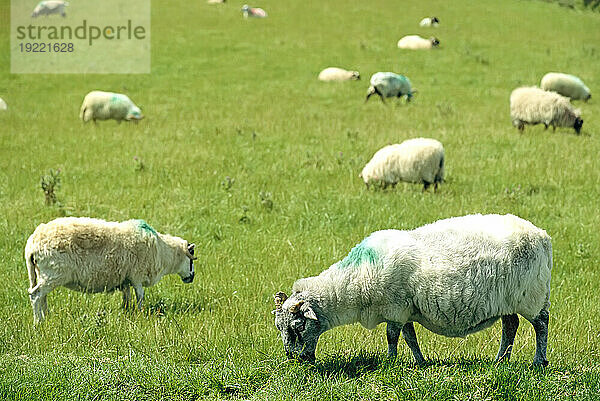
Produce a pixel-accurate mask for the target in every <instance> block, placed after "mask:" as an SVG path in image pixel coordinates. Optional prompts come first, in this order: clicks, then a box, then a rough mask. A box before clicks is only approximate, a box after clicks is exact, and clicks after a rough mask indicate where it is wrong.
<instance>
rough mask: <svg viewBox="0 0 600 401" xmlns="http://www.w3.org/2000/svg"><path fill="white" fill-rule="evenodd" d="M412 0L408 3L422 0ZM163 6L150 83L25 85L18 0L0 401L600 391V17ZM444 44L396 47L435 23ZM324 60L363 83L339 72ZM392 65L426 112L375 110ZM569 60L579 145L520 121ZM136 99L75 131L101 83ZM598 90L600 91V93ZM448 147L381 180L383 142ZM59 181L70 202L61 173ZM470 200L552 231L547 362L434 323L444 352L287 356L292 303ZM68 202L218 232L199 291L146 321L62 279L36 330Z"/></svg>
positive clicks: (175, 291) (488, 5)
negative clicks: (500, 354)
mask: <svg viewBox="0 0 600 401" xmlns="http://www.w3.org/2000/svg"><path fill="white" fill-rule="evenodd" d="M403 3H408V2H403ZM241 5H242V2H241V1H240V2H238V1H233V0H232V1H231V2H229V3H228V4H226V5H223V6H209V5H207V4H205V3H204V2H203V1H202V0H198V1H182V0H173V1H169V2H166V1H163V2H158V1H155V2H153V8H152V15H153V20H152V24H153V25H152V74H150V75H11V74H10V73H9V72H10V71H9V65H10V57H9V52H8V49H9V43H8V42H9V40H8V34H9V31H8V29H9V28H8V26H9V19H8V16H9V6H8V1H6V0H2V1H1V2H0V68H1V70H0V97H2V98H4V99H5V100H6V101H7V103H8V104H9V108H10V109H9V111H8V112H4V113H0V234H1V235H0V251H1V252H0V280H1V281H2V284H3V285H2V286H1V287H0V399H7V400H63V399H66V400H99V399H108V400H133V399H135V400H156V399H165V400H195V399H256V400H262V399H269V400H285V399H302V400H305V399H306V400H308V399H315V400H320V399H369V400H373V399H390V400H392V399H401V400H402V399H414V400H423V399H427V400H429V399H431V400H449V399H455V400H482V399H508V400H512V399H514V400H537V399H539V400H545V399H560V400H562V399H577V400H582V399H590V400H593V399H597V397H598V394H599V393H600V330H599V328H598V323H599V320H598V316H599V315H600V306H599V304H598V293H599V291H600V275H599V273H598V265H597V263H598V260H600V251H599V248H598V245H599V244H600V232H599V230H598V227H599V226H600V215H599V213H598V205H599V203H598V199H599V198H600V185H599V184H600V172H599V171H600V161H599V158H598V155H599V154H600V121H599V119H598V118H596V116H597V115H598V113H599V112H600V106H599V105H598V104H599V103H598V100H597V99H596V98H595V97H596V93H597V92H598V89H597V88H600V64H599V63H598V57H599V56H600V41H599V39H600V34H599V32H600V15H599V14H597V13H592V12H582V11H572V10H568V9H565V8H561V7H559V6H558V5H555V4H549V3H545V2H540V1H517V0H506V1H502V2H499V1H494V0H481V1H478V2H472V1H467V0H456V1H451V2H449V1H441V0H440V1H438V0H436V1H428V2H410V3H409V4H401V3H399V2H393V1H384V0H372V1H363V0H361V1H354V2H348V1H341V0H329V1H326V2H306V1H300V0H289V1H285V2H281V1H273V0H264V1H263V2H261V3H257V4H256V5H258V6H262V7H264V8H265V9H266V10H267V12H268V13H269V15H270V16H269V18H267V19H265V20H250V21H245V20H243V19H242V17H241V12H240V11H239V9H240V8H241ZM431 14H433V15H436V16H438V17H439V18H440V20H441V26H440V27H439V28H438V29H437V30H435V35H436V36H437V37H439V39H440V41H441V48H440V49H439V50H436V51H430V52H407V51H400V50H399V49H397V48H396V42H397V40H398V39H399V38H400V37H401V36H403V35H405V34H411V33H419V34H422V35H423V36H429V35H430V34H431V32H430V31H428V30H426V29H422V28H419V27H418V21H419V20H420V19H421V18H422V17H423V16H427V15H431ZM327 66H342V67H346V68H349V69H356V70H359V71H360V72H361V74H362V76H363V79H362V81H358V82H349V83H346V84H341V85H337V84H323V83H320V82H318V81H317V80H316V76H317V74H318V72H319V71H320V70H321V69H322V68H325V67H327ZM377 71H395V72H398V73H402V74H405V75H407V76H408V77H409V78H410V79H411V81H412V82H413V85H414V86H415V87H416V88H417V89H418V90H419V93H418V95H417V96H416V98H415V100H414V102H412V103H411V104H408V105H407V104H405V103H404V102H403V101H402V102H398V103H397V104H394V103H395V102H388V103H389V104H388V105H387V106H386V105H383V104H381V102H380V101H379V100H378V99H375V98H373V99H371V100H370V101H369V103H367V104H364V103H363V101H364V96H365V95H366V89H367V87H368V79H369V77H370V75H371V74H373V73H374V72H377ZM548 71H564V72H570V73H573V74H576V75H578V76H580V77H581V78H582V79H583V80H584V81H585V82H586V83H587V84H588V86H589V87H590V88H592V92H593V93H594V97H593V98H592V100H591V101H590V102H588V103H581V102H577V106H578V107H581V109H582V113H583V119H584V121H585V122H584V125H583V130H582V135H580V136H576V135H575V134H574V131H573V130H572V129H557V130H556V132H552V130H548V131H544V129H543V127H540V126H538V127H533V128H531V127H528V128H526V130H525V133H524V134H519V132H518V131H517V130H516V129H515V128H513V127H512V126H511V122H510V118H509V110H508V97H509V94H510V92H511V90H512V89H513V88H515V87H517V86H521V85H535V84H538V83H539V80H540V78H541V77H542V75H543V74H544V73H546V72H548ZM93 89H102V90H113V91H120V92H126V93H127V94H129V96H130V97H131V98H132V99H133V100H134V101H135V102H136V103H137V104H138V105H139V106H140V107H141V108H142V110H143V111H144V113H145V114H146V116H147V118H146V119H145V120H143V121H142V122H141V123H140V124H137V125H135V124H121V125H117V124H116V123H115V122H112V121H109V122H105V123H100V124H98V126H93V125H92V124H90V125H87V126H84V125H83V124H82V123H81V122H80V121H79V120H78V112H79V106H80V104H81V100H82V99H83V96H84V95H85V94H86V93H87V92H88V91H90V90H93ZM599 96H600V95H599ZM417 136H425V137H433V138H436V139H438V140H440V141H441V142H442V143H443V144H444V146H445V149H446V166H447V168H446V178H447V180H446V183H444V184H443V185H442V188H441V190H440V191H438V193H436V194H434V193H433V192H427V193H422V192H421V186H419V185H413V184H403V185H398V186H397V187H396V188H395V189H394V190H386V191H367V190H366V189H365V187H364V185H363V183H362V182H361V180H360V179H359V178H358V173H359V172H360V170H361V168H362V166H363V165H364V164H365V163H366V162H367V161H368V159H369V158H370V157H371V155H372V154H373V153H374V152H375V151H376V150H377V149H379V148H380V147H382V146H384V145H386V144H389V143H395V142H399V141H402V140H404V139H407V138H412V137H417ZM51 168H52V169H60V170H61V184H62V185H61V187H60V188H59V190H58V191H57V195H58V199H59V202H60V204H59V205H58V206H46V205H45V204H44V194H43V192H42V190H41V188H40V176H42V175H45V174H47V172H48V170H49V169H51ZM468 213H513V214H517V215H519V216H521V217H523V218H525V219H528V220H530V221H532V222H533V223H534V224H536V225H537V226H539V227H542V228H544V229H546V230H547V231H548V233H549V234H550V235H551V236H552V238H553V246H554V269H553V280H552V295H551V301H552V307H551V309H550V334H549V348H548V359H549V361H550V365H549V366H548V368H546V369H544V370H537V369H532V368H530V361H531V359H532V357H533V350H534V337H533V330H532V329H531V326H530V325H529V323H527V322H526V321H524V320H523V319H521V327H520V328H519V332H518V333H517V338H516V343H515V352H514V353H513V360H512V362H511V363H510V364H505V365H500V366H498V365H495V364H494V363H493V357H494V356H495V353H496V350H497V347H498V344H499V340H500V324H499V323H497V324H496V325H494V326H493V327H492V328H491V329H488V330H486V331H483V332H480V333H478V334H475V335H472V336H469V337H467V338H465V339H448V338H444V337H440V336H437V335H434V334H432V333H430V332H428V331H426V330H424V329H423V328H422V327H420V326H418V325H417V326H418V327H416V328H417V335H418V338H419V340H420V343H421V347H422V349H423V352H424V354H425V356H426V357H427V358H429V360H430V361H431V363H430V364H429V365H428V366H426V367H424V368H417V367H415V366H414V365H413V362H412V356H411V355H410V352H409V350H408V347H406V346H405V344H403V343H402V344H401V346H400V347H399V357H398V359H397V360H393V361H390V360H386V358H385V351H386V350H387V345H386V341H385V328H384V326H385V325H381V326H380V327H378V328H377V329H375V330H373V331H368V330H365V329H364V328H362V327H360V326H358V325H354V326H346V327H341V328H337V329H334V330H332V331H330V332H327V333H325V334H324V335H323V336H322V337H321V340H320V343H319V348H318V349H317V362H316V363H315V364H314V365H310V364H301V363H295V362H290V361H287V360H286V359H285V355H284V353H283V348H282V344H281V341H280V339H279V337H278V332H277V330H276V329H275V327H274V325H273V316H272V314H271V313H270V312H271V310H272V309H273V300H272V294H273V293H275V292H276V291H279V290H283V291H286V292H288V293H289V291H290V289H291V286H292V283H293V282H294V280H295V279H297V278H300V277H306V276H311V275H315V274H318V273H319V272H321V271H322V270H324V269H325V268H326V267H328V266H329V265H330V264H332V263H334V262H336V261H337V260H340V259H342V258H343V257H344V256H345V255H346V254H347V252H348V251H349V250H350V249H351V248H352V246H354V245H355V244H356V243H358V242H360V241H361V240H362V238H363V237H364V236H366V235H367V234H368V233H370V232H372V231H375V230H378V229H384V228H398V229H412V228H415V227H417V226H420V225H423V224H426V223H429V222H432V221H435V220H438V219H441V218H446V217H450V216H458V215H463V214H468ZM62 215H73V216H93V217H100V218H104V219H108V220H125V219H129V218H143V219H145V220H147V221H148V222H149V223H150V224H152V225H153V226H154V227H155V228H156V229H157V230H159V231H162V232H169V233H172V234H175V235H178V236H181V237H183V238H186V239H188V240H189V241H190V242H195V243H196V244H197V250H196V251H197V255H198V256H199V260H198V263H197V265H196V267H197V271H196V280H195V282H194V283H193V284H191V285H185V284H183V283H181V280H179V278H177V277H168V278H165V279H164V280H163V281H161V282H160V283H159V284H158V285H156V286H155V287H152V288H150V289H148V290H147V292H146V301H147V304H146V308H145V311H144V312H143V313H123V312H122V311H121V309H120V304H121V299H120V294H98V295H83V294H80V293H76V292H72V291H69V290H66V289H58V290H56V291H54V292H53V293H51V294H50V296H49V301H48V302H49V307H50V317H49V319H48V320H47V321H46V322H45V323H44V324H43V325H42V326H41V327H38V328H34V327H33V325H32V313H31V307H30V304H29V299H28V296H27V287H28V280H27V272H26V268H25V263H24V260H23V249H24V246H25V242H26V240H27V237H28V236H29V235H30V234H31V232H32V231H33V230H34V229H35V227H36V226H37V225H38V224H40V223H42V222H46V221H48V220H50V219H52V218H55V217H58V216H62Z"/></svg>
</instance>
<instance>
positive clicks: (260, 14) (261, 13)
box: [242, 4, 267, 18]
mask: <svg viewBox="0 0 600 401" xmlns="http://www.w3.org/2000/svg"><path fill="white" fill-rule="evenodd" d="M242 13H244V18H249V17H250V18H267V12H266V11H265V10H263V9H262V8H257V7H250V6H249V5H247V4H244V6H243V7H242Z"/></svg>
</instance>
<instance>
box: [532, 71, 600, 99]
mask: <svg viewBox="0 0 600 401" xmlns="http://www.w3.org/2000/svg"><path fill="white" fill-rule="evenodd" d="M540 86H541V88H542V89H543V90H546V91H553V92H556V93H559V94H561V95H563V96H566V97H569V98H571V99H573V100H584V101H586V102H587V101H588V100H589V99H590V98H591V97H592V94H591V92H590V88H588V87H587V86H586V85H585V84H584V83H583V81H582V80H581V79H580V78H578V77H576V76H575V75H570V74H563V73H560V72H549V73H547V74H546V75H544V77H543V78H542V82H541V83H540Z"/></svg>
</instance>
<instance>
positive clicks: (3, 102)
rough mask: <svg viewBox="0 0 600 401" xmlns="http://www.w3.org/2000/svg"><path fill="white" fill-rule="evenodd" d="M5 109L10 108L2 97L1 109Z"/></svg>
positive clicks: (0, 100) (0, 99)
mask: <svg viewBox="0 0 600 401" xmlns="http://www.w3.org/2000/svg"><path fill="white" fill-rule="evenodd" d="M5 110H8V105H7V104H6V102H5V101H4V99H2V98H1V97H0V111H5Z"/></svg>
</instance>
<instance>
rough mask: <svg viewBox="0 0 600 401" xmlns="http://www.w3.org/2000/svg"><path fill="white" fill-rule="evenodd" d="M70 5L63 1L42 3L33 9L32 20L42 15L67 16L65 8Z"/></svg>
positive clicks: (50, 0) (55, 0) (53, 0)
mask: <svg viewBox="0 0 600 401" xmlns="http://www.w3.org/2000/svg"><path fill="white" fill-rule="evenodd" d="M68 5H69V3H68V2H66V1H62V0H48V1H40V2H39V3H38V5H37V6H35V8H34V9H33V13H32V14H31V17H32V18H37V17H39V16H40V15H45V16H48V15H52V14H60V15H62V16H63V17H66V16H67V13H66V12H65V7H67V6H68Z"/></svg>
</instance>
